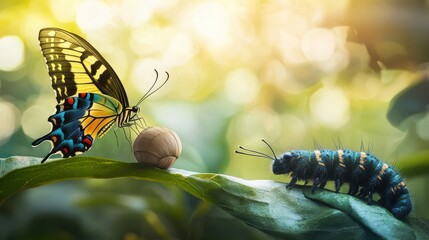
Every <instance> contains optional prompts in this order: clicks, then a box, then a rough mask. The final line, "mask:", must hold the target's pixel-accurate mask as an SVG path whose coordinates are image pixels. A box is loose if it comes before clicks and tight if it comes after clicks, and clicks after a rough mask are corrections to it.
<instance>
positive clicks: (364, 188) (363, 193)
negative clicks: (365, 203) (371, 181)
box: [358, 187, 369, 198]
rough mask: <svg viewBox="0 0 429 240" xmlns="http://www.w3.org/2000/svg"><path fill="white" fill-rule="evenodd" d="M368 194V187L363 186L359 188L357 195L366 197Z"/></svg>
mask: <svg viewBox="0 0 429 240" xmlns="http://www.w3.org/2000/svg"><path fill="white" fill-rule="evenodd" d="M368 194H369V189H368V188H366V187H363V188H361V189H360V191H359V194H358V197H360V198H366V197H367V196H368Z"/></svg>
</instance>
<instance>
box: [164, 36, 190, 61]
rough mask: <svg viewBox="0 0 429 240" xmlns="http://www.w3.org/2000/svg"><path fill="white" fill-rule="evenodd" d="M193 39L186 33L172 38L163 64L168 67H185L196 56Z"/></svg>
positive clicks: (165, 52)
mask: <svg viewBox="0 0 429 240" xmlns="http://www.w3.org/2000/svg"><path fill="white" fill-rule="evenodd" d="M194 45H195V44H194V42H193V39H192V38H191V37H190V36H189V35H187V34H184V33H177V34H175V35H174V36H172V37H171V40H170V44H169V46H167V48H166V49H165V50H164V56H163V62H164V63H165V64H166V65H168V66H174V65H184V64H185V63H187V62H188V61H190V60H191V59H192V57H193V56H194V55H195V52H196V50H195V48H194Z"/></svg>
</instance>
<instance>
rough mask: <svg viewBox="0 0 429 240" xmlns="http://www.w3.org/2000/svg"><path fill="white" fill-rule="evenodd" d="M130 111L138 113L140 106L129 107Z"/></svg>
mask: <svg viewBox="0 0 429 240" xmlns="http://www.w3.org/2000/svg"><path fill="white" fill-rule="evenodd" d="M131 112H133V113H136V114H137V113H139V112H140V108H139V107H137V106H133V107H132V108H131Z"/></svg>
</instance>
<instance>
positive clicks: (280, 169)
mask: <svg viewBox="0 0 429 240" xmlns="http://www.w3.org/2000/svg"><path fill="white" fill-rule="evenodd" d="M291 161H292V154H291V153H290V152H286V153H284V154H283V155H282V156H280V158H277V157H276V158H275V159H274V160H273V173H274V174H276V175H278V174H285V173H289V172H291V171H292V169H291V168H290V166H291Z"/></svg>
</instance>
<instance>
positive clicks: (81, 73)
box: [32, 28, 169, 163]
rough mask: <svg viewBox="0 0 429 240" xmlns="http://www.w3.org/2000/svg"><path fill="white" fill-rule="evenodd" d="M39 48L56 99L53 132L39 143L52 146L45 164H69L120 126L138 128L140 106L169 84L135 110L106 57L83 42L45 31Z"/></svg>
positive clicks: (66, 34)
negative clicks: (56, 160) (55, 157)
mask: <svg viewBox="0 0 429 240" xmlns="http://www.w3.org/2000/svg"><path fill="white" fill-rule="evenodd" d="M39 43H40V47H41V50H42V54H43V56H44V58H45V60H46V65H47V67H48V72H49V76H50V78H51V82H52V88H53V89H54V91H55V93H56V99H57V102H58V104H57V106H56V112H55V114H53V115H51V116H50V117H49V118H48V121H49V122H50V123H51V124H52V129H51V131H50V132H49V133H48V134H46V135H45V136H42V137H40V138H38V139H36V140H35V141H34V142H33V143H32V145H33V146H37V145H39V144H40V143H42V142H44V141H49V142H50V143H51V145H52V148H51V151H50V152H49V153H48V154H47V155H46V156H45V157H44V158H43V160H42V163H43V162H45V161H46V160H47V159H48V158H49V157H50V156H51V155H52V154H55V153H60V154H61V155H62V157H64V158H68V157H73V156H76V155H77V154H80V153H83V152H85V151H88V150H89V149H90V148H91V146H92V144H93V142H94V141H95V139H96V137H99V138H101V137H103V136H104V135H105V134H106V133H107V131H108V130H109V129H110V128H111V127H112V126H113V124H114V123H115V122H116V123H117V125H118V127H119V128H122V127H130V126H133V125H134V124H135V123H136V121H137V120H140V118H139V117H138V116H137V114H138V112H139V110H140V108H139V107H138V105H139V104H140V103H141V102H142V101H143V100H144V99H146V98H147V97H148V96H150V95H151V94H153V93H154V92H156V91H157V90H159V89H160V88H161V87H162V86H163V85H164V84H165V83H166V82H167V81H168V78H169V75H168V73H167V72H166V73H167V79H166V80H165V81H164V82H163V83H162V84H161V86H159V87H158V88H156V89H155V90H154V91H152V92H151V90H152V89H153V87H154V86H155V83H156V81H157V79H158V72H157V71H156V70H155V72H156V80H155V82H154V83H153V85H152V86H151V87H150V89H149V90H148V92H147V93H146V94H145V95H144V96H143V97H142V98H141V99H140V101H138V103H137V104H136V105H135V106H132V107H130V106H129V103H128V97H127V93H126V92H125V89H124V86H123V85H122V83H121V81H120V79H119V77H118V75H116V73H115V71H114V70H113V68H112V67H111V66H110V65H109V63H108V62H107V61H106V60H105V59H104V58H103V57H102V56H101V54H100V53H99V52H98V51H97V50H96V49H95V48H94V47H93V46H92V45H91V44H89V43H88V42H87V41H86V40H85V39H83V38H82V37H80V36H78V35H76V34H74V33H71V32H68V31H66V30H63V29H60V28H44V29H41V30H40V32H39Z"/></svg>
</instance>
